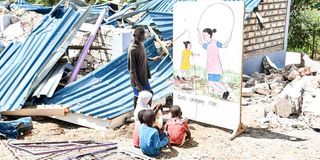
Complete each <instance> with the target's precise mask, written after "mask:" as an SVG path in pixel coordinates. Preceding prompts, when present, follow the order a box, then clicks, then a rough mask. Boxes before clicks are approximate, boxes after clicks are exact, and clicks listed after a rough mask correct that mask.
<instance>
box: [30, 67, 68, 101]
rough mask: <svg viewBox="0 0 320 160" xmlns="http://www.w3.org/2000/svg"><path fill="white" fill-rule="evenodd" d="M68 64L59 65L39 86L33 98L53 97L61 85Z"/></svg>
mask: <svg viewBox="0 0 320 160" xmlns="http://www.w3.org/2000/svg"><path fill="white" fill-rule="evenodd" d="M65 68H66V64H60V63H59V64H57V65H56V66H55V67H54V68H53V69H52V70H51V71H50V73H49V74H48V75H47V76H46V78H45V79H44V80H42V82H41V83H40V84H39V85H37V89H36V90H35V91H34V92H33V95H32V96H33V97H38V98H39V97H40V96H42V95H43V96H47V97H52V95H53V93H54V91H55V90H56V88H57V87H58V85H59V82H60V79H61V78H62V75H63V72H64V69H65Z"/></svg>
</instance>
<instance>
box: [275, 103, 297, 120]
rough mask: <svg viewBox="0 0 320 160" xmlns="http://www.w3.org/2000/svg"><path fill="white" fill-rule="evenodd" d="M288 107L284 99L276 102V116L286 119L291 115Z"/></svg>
mask: <svg viewBox="0 0 320 160" xmlns="http://www.w3.org/2000/svg"><path fill="white" fill-rule="evenodd" d="M289 105H290V104H289V102H288V101H287V100H285V99H279V100H277V101H276V104H275V109H276V114H277V115H278V116H280V117H283V118H288V117H289V116H290V115H291V114H292V113H293V112H292V109H291V107H290V106H289Z"/></svg>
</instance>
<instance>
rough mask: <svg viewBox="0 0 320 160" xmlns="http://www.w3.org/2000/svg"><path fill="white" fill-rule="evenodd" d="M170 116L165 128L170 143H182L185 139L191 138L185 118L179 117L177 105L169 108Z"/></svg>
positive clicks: (179, 110) (179, 112) (179, 111)
mask: <svg viewBox="0 0 320 160" xmlns="http://www.w3.org/2000/svg"><path fill="white" fill-rule="evenodd" d="M170 113H171V117H172V118H170V119H169V120H168V121H167V123H166V125H165V130H166V131H168V132H169V140H170V144H171V145H177V146H179V145H183V143H184V142H185V141H189V140H190V138H191V132H190V130H189V127H188V124H187V122H186V121H185V120H182V119H181V116H182V112H181V109H180V107H179V106H177V105H174V106H172V107H171V108H170Z"/></svg>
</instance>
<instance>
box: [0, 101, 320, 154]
mask: <svg viewBox="0 0 320 160" xmlns="http://www.w3.org/2000/svg"><path fill="white" fill-rule="evenodd" d="M259 108H261V107H259V106H257V105H255V106H252V105H249V106H245V107H243V109H242V114H243V116H242V119H243V120H242V121H243V123H244V124H245V125H246V126H247V129H246V131H245V132H244V133H243V134H241V135H240V136H239V137H237V138H236V139H234V140H233V141H230V140H229V139H228V138H229V136H230V135H231V134H230V132H229V131H228V130H224V129H221V128H216V127H213V126H210V125H205V124H201V123H197V122H190V128H191V133H192V137H193V141H191V142H189V143H186V144H185V145H184V146H182V147H173V149H172V150H169V149H165V150H163V153H162V154H161V156H159V157H158V158H159V159H183V160H186V159H188V160H189V159H290V160H291V159H297V160H300V159H306V160H310V159H320V149H319V146H320V137H319V133H318V132H315V131H314V130H312V129H310V128H306V127H280V126H278V127H270V126H269V127H262V126H261V125H259V123H258V121H259V119H261V118H262V117H263V113H262V111H261V110H260V109H259ZM33 125H34V129H32V130H31V132H29V133H27V134H25V135H23V136H22V137H21V138H20V140H19V141H32V142H36V141H70V140H73V141H74V140H95V141H98V142H102V141H109V142H110V141H112V142H117V143H118V149H117V150H115V151H113V152H108V153H105V154H99V155H96V156H95V157H91V156H87V157H83V158H82V159H137V157H139V156H138V155H141V151H140V150H139V149H137V148H134V147H133V144H132V130H133V124H132V123H131V124H127V125H124V126H122V127H121V128H119V129H116V130H111V129H108V130H104V131H103V130H94V129H89V128H84V127H80V126H77V125H74V124H70V123H66V122H62V121H58V120H54V119H49V118H47V119H44V120H38V121H36V120H34V121H33ZM7 142H8V141H7V140H2V141H1V142H0V151H1V152H0V159H2V160H11V159H16V156H14V154H13V153H12V152H11V151H10V150H9V149H8V148H7V147H6V145H5V143H7ZM144 158H146V157H140V159H144ZM22 159H24V158H22ZM26 159H33V158H30V157H28V158H26ZM138 159H139V158H138Z"/></svg>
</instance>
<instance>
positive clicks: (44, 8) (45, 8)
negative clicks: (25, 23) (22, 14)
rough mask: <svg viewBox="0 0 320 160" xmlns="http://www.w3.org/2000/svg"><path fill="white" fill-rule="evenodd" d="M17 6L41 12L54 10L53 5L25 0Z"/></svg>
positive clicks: (45, 12)
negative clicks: (43, 4) (40, 4)
mask: <svg viewBox="0 0 320 160" xmlns="http://www.w3.org/2000/svg"><path fill="white" fill-rule="evenodd" d="M16 6H17V7H19V8H22V9H25V10H27V11H34V12H37V13H40V14H48V13H50V11H51V10H52V7H49V6H39V5H34V4H31V3H28V2H26V1H25V0H22V1H20V2H19V3H16Z"/></svg>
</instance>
